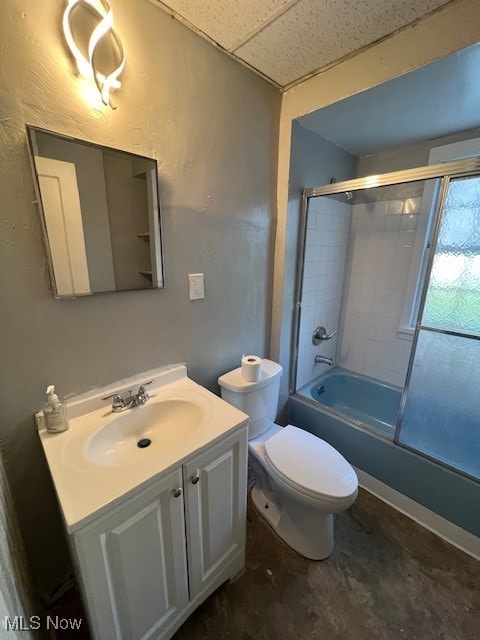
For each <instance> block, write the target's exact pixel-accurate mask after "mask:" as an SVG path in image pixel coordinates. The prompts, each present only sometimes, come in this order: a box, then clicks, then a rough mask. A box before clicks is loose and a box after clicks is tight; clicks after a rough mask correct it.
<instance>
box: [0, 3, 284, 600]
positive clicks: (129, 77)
mask: <svg viewBox="0 0 480 640" xmlns="http://www.w3.org/2000/svg"><path fill="white" fill-rule="evenodd" d="M110 4H111V6H112V9H113V12H114V16H115V24H116V28H117V31H118V33H119V35H120V37H121V38H122V40H123V44H124V47H125V50H126V55H127V66H126V69H125V74H124V76H123V77H122V80H123V87H122V89H121V91H119V92H118V93H117V94H116V95H115V97H114V100H115V102H116V104H117V105H118V109H116V110H114V111H113V110H111V109H108V108H107V109H103V110H100V111H98V110H92V109H91V108H90V107H88V106H87V104H86V103H85V100H84V96H83V93H82V90H81V86H82V85H81V83H80V82H79V80H78V78H77V77H76V76H75V74H74V68H73V63H72V61H71V59H70V58H69V56H68V55H67V54H66V51H65V45H64V42H63V39H62V34H61V29H60V24H61V14H62V11H63V6H61V5H60V4H59V3H56V2H50V3H38V2H37V1H36V0H25V1H24V2H22V3H21V5H20V4H18V2H16V1H15V0H6V1H5V3H4V6H3V13H4V15H8V20H2V21H0V41H1V42H2V44H3V49H2V73H1V75H0V136H1V137H0V175H1V184H2V188H1V190H0V220H1V226H0V229H1V231H0V243H1V245H2V246H1V251H0V274H1V276H0V295H1V299H2V312H1V315H0V336H1V338H0V339H1V347H0V348H1V362H2V363H3V364H2V367H1V381H0V382H1V385H0V388H1V390H2V400H1V402H0V438H1V439H2V440H3V441H4V442H5V443H6V455H5V457H6V464H7V471H8V474H9V478H10V481H11V486H12V492H13V495H14V499H15V503H16V507H17V510H18V513H19V517H20V522H21V525H22V531H23V534H24V539H25V544H26V547H27V549H28V551H29V557H30V561H31V565H32V567H33V568H34V574H35V576H36V578H37V579H38V580H39V583H40V584H39V587H40V588H41V589H42V590H44V591H48V590H49V589H50V588H52V586H53V585H55V584H56V583H57V582H58V581H59V580H60V579H61V578H62V577H63V575H64V572H65V570H66V569H67V568H68V566H69V558H68V554H67V552H66V548H65V545H64V543H63V539H62V529H61V526H60V518H59V513H58V510H57V506H56V501H55V497H54V494H53V490H52V486H51V482H50V478H49V475H48V470H47V467H46V464H45V461H44V458H43V455H42V451H41V448H40V443H39V439H38V436H37V434H36V432H35V426H34V422H33V414H34V412H35V411H36V410H37V409H38V408H39V407H40V405H41V404H42V402H43V398H44V390H45V387H46V385H47V384H48V383H55V384H56V385H57V389H58V392H59V394H60V395H61V396H66V395H69V394H76V393H80V392H84V391H86V390H87V389H89V388H91V387H95V386H99V385H105V384H107V383H110V382H113V381H115V380H118V379H120V378H123V377H126V376H130V375H133V374H135V373H137V372H141V371H144V370H148V369H151V368H153V367H158V366H161V365H166V364H169V363H176V362H181V361H187V363H188V367H189V372H190V375H191V376H192V377H193V379H194V380H196V381H198V382H200V383H201V384H204V385H206V386H207V387H210V388H211V389H216V378H217V376H218V375H219V374H220V373H222V372H225V371H226V370H228V369H230V368H232V367H234V366H236V365H237V364H238V363H239V361H240V357H241V355H242V353H245V352H247V353H258V354H259V355H260V356H265V355H267V353H266V350H267V345H268V344H269V332H270V329H269V327H270V318H269V309H270V298H271V264H272V249H273V245H272V231H273V224H274V220H273V217H274V214H273V204H274V180H275V175H276V156H277V132H278V119H279V109H280V94H279V93H278V92H277V91H276V90H275V89H273V88H272V87H271V86H270V85H269V84H267V83H266V82H264V81H263V80H262V79H260V78H259V77H258V76H256V75H255V74H253V73H252V72H250V71H248V70H247V69H246V68H245V67H243V66H242V65H239V64H238V63H236V62H235V61H233V60H232V59H230V58H229V57H227V56H225V55H224V54H223V53H222V52H221V51H220V50H218V49H217V48H215V47H213V46H211V45H210V44H208V43H207V42H206V41H205V40H203V39H201V38H199V37H197V36H196V35H194V34H193V33H192V32H190V31H189V30H188V29H186V28H185V27H184V26H182V25H181V24H179V23H178V22H176V21H174V20H172V18H171V17H169V16H168V15H167V14H165V13H164V12H162V11H161V10H160V9H158V8H157V7H155V6H154V5H153V4H151V3H150V2H148V0H137V1H136V2H130V1H129V0H111V1H110ZM25 122H29V123H30V124H33V125H36V126H39V127H43V128H46V129H50V130H54V131H58V132H59V133H64V134H67V135H72V136H75V137H78V138H84V139H87V140H92V141H94V142H98V143H100V144H103V145H107V146H112V147H116V148H120V149H125V150H129V151H132V152H135V153H138V154H140V155H143V156H147V157H153V158H157V159H158V162H159V180H160V196H161V206H162V215H163V232H164V235H163V238H164V249H165V252H164V253H165V275H166V286H165V289H163V290H155V291H138V292H130V293H117V294H108V295H100V296H94V297H90V298H81V299H77V300H63V301H56V300H54V299H53V297H52V294H51V292H50V291H49V290H48V284H47V282H48V280H47V270H46V254H45V248H44V244H43V241H42V236H41V228H40V219H39V215H38V211H37V209H36V207H35V205H34V204H33V201H34V199H35V195H34V187H33V180H32V176H31V172H30V166H29V160H28V153H27V144H26V136H25V129H24V126H25ZM188 272H203V273H205V290H206V297H205V300H201V301H195V302H190V301H189V300H188V286H187V274H188ZM5 363H8V366H6V365H5Z"/></svg>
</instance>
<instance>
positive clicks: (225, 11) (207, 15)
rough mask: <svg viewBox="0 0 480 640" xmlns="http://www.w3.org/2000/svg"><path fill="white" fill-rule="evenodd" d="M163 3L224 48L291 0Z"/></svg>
mask: <svg viewBox="0 0 480 640" xmlns="http://www.w3.org/2000/svg"><path fill="white" fill-rule="evenodd" d="M163 2H164V4H165V5H167V6H168V7H170V9H172V10H173V11H176V12H177V13H179V14H180V15H181V16H182V17H183V18H185V19H186V20H188V21H189V22H191V23H192V24H193V25H195V27H197V29H200V31H203V32H204V33H206V34H207V35H208V36H210V38H212V39H213V40H215V42H218V43H219V44H220V45H222V47H224V48H225V49H228V50H231V49H232V48H233V47H235V46H236V45H237V44H238V43H239V41H243V40H244V38H245V37H246V36H247V35H249V34H250V33H252V32H254V31H255V29H256V28H258V26H259V25H260V24H262V23H263V22H265V20H267V19H268V18H270V16H271V15H272V14H275V13H276V12H277V11H279V10H281V9H282V7H284V6H285V5H290V4H292V0H261V1H259V0H202V1H201V2H199V1H198V0H193V1H192V0H163Z"/></svg>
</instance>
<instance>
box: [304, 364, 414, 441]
mask: <svg viewBox="0 0 480 640" xmlns="http://www.w3.org/2000/svg"><path fill="white" fill-rule="evenodd" d="M298 394H299V395H301V396H303V397H306V398H309V399H313V400H315V402H318V403H319V404H320V405H322V406H323V408H324V409H327V411H328V409H333V410H334V411H339V412H340V413H342V414H344V415H345V416H348V417H349V418H353V420H355V421H359V422H360V423H361V424H362V425H365V426H366V427H371V428H373V429H376V430H377V431H380V432H381V433H383V434H386V435H389V436H392V437H393V435H394V434H395V425H396V422H397V416H398V410H399V407H400V400H401V397H402V389H401V388H400V387H396V386H394V385H391V384H387V383H385V382H380V381H379V380H375V379H374V378H369V377H367V376H364V375H361V374H359V373H353V372H351V371H347V370H346V369H342V368H340V367H335V368H334V369H331V370H330V371H328V372H327V373H325V374H323V375H321V376H320V377H318V378H316V379H315V380H314V381H313V382H309V383H308V384H307V385H305V386H304V387H302V389H300V390H299V391H298Z"/></svg>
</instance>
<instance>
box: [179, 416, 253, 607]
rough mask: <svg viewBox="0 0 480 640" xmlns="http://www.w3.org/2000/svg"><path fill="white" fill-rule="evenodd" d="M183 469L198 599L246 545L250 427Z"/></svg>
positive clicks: (193, 586)
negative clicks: (210, 581)
mask: <svg viewBox="0 0 480 640" xmlns="http://www.w3.org/2000/svg"><path fill="white" fill-rule="evenodd" d="M183 474H184V475H183V477H184V487H185V510H186V518H187V548H188V570H189V584H190V598H191V599H193V598H195V596H197V595H198V594H199V593H200V592H201V591H202V589H203V588H204V587H205V586H207V585H208V582H209V580H210V579H213V578H214V577H215V576H216V575H218V573H219V572H220V571H221V570H222V569H223V568H224V567H226V565H228V564H229V562H230V561H231V560H232V559H233V557H234V556H235V555H236V554H237V553H238V552H240V551H241V549H242V548H243V547H244V546H245V522H246V494H247V428H246V427H245V428H244V429H242V430H240V431H237V433H235V434H233V435H232V436H230V437H228V438H226V439H225V440H222V441H221V442H220V443H219V444H217V445H214V446H213V447H211V448H210V449H208V450H207V451H205V452H204V453H201V454H199V455H198V456H196V457H194V458H192V459H191V460H190V461H188V462H187V463H186V464H184V466H183ZM197 478H198V479H197Z"/></svg>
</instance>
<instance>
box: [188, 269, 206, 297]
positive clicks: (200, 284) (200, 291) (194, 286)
mask: <svg viewBox="0 0 480 640" xmlns="http://www.w3.org/2000/svg"><path fill="white" fill-rule="evenodd" d="M188 295H189V297H190V300H202V299H203V298H205V285H204V279H203V273H189V274H188Z"/></svg>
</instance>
